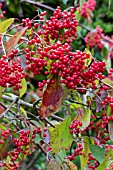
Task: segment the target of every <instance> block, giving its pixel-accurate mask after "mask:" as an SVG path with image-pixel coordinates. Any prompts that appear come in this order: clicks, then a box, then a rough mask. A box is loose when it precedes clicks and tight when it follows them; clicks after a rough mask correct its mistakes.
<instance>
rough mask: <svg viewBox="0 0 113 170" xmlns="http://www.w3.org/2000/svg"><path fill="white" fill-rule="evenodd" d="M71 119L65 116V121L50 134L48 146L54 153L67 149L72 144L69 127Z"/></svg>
mask: <svg viewBox="0 0 113 170" xmlns="http://www.w3.org/2000/svg"><path fill="white" fill-rule="evenodd" d="M70 124H71V118H70V117H69V116H67V117H66V118H65V120H64V121H63V122H62V123H61V124H60V125H59V126H58V127H56V128H55V129H54V130H53V131H52V133H50V145H51V146H52V150H53V152H54V153H58V152H59V150H60V149H65V148H68V147H69V146H70V145H71V143H72V140H73V138H72V135H71V134H70V130H69V126H70Z"/></svg>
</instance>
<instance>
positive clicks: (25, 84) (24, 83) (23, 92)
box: [19, 78, 27, 97]
mask: <svg viewBox="0 0 113 170" xmlns="http://www.w3.org/2000/svg"><path fill="white" fill-rule="evenodd" d="M20 85H21V86H22V88H21V89H20V90H19V92H20V97H22V96H23V95H24V94H25V93H26V91H27V83H26V80H25V78H23V79H22V81H21V83H20Z"/></svg>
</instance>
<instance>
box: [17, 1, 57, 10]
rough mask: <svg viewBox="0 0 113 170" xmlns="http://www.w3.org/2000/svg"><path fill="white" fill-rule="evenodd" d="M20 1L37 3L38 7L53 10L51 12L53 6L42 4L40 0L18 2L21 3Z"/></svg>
mask: <svg viewBox="0 0 113 170" xmlns="http://www.w3.org/2000/svg"><path fill="white" fill-rule="evenodd" d="M22 2H28V3H31V4H34V5H37V6H39V7H42V8H46V9H49V10H50V11H53V12H54V11H55V9H54V8H52V7H50V6H48V5H45V4H42V3H40V2H33V1H31V0H21V1H20V3H22Z"/></svg>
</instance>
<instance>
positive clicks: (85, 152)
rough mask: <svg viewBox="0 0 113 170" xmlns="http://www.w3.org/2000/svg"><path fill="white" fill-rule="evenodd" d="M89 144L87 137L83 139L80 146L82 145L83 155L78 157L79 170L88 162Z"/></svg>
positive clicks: (82, 169)
mask: <svg viewBox="0 0 113 170" xmlns="http://www.w3.org/2000/svg"><path fill="white" fill-rule="evenodd" d="M89 144H90V140H89V137H84V138H83V143H82V145H83V150H82V152H83V155H80V162H81V170H84V169H85V167H86V165H87V162H88V158H89V153H90V150H89Z"/></svg>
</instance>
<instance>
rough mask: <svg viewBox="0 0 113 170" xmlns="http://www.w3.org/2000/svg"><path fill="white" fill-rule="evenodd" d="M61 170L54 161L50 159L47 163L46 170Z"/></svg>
mask: <svg viewBox="0 0 113 170" xmlns="http://www.w3.org/2000/svg"><path fill="white" fill-rule="evenodd" d="M53 169H54V170H62V168H61V166H60V164H59V163H58V162H57V161H56V160H55V159H51V160H50V161H49V162H47V170H53Z"/></svg>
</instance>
